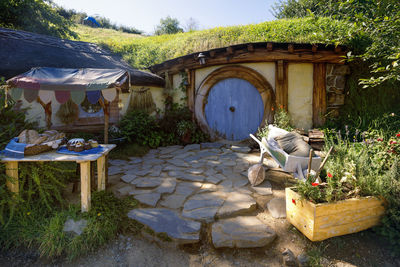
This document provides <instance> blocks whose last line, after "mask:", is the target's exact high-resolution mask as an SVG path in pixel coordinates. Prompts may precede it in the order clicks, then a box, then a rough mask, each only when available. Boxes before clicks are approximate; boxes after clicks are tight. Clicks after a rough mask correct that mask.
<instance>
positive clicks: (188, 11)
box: [53, 0, 276, 34]
mask: <svg viewBox="0 0 400 267" xmlns="http://www.w3.org/2000/svg"><path fill="white" fill-rule="evenodd" d="M53 1H54V2H55V3H56V4H58V5H60V6H62V7H64V8H67V9H75V10H76V11H83V12H86V13H87V14H88V15H89V16H90V15H91V16H94V15H100V16H103V17H106V18H108V19H110V20H111V21H112V22H114V23H117V24H120V25H125V26H130V27H135V28H136V29H139V30H142V31H145V33H148V34H151V33H152V32H154V29H155V26H156V25H157V24H159V22H160V19H161V18H165V17H167V16H171V17H173V18H177V19H178V20H179V21H180V22H181V27H182V26H183V27H184V26H185V25H186V24H187V22H188V21H189V19H190V18H193V19H194V20H195V21H197V23H198V25H199V27H200V29H208V28H214V27H218V26H231V25H245V24H251V23H260V22H263V21H269V20H273V19H274V17H273V15H272V13H271V6H272V5H273V3H274V2H276V0H197V1H192V0H111V1H110V0H53Z"/></svg>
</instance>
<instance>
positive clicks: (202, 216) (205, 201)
mask: <svg viewBox="0 0 400 267" xmlns="http://www.w3.org/2000/svg"><path fill="white" fill-rule="evenodd" d="M223 203H224V199H223V198H221V194H217V193H204V194H197V195H194V196H193V197H191V198H189V199H188V200H187V201H186V202H185V205H184V206H183V210H182V216H183V217H186V218H191V219H194V220H197V221H203V222H207V223H209V222H212V221H214V217H215V214H216V213H217V211H218V209H219V208H220V207H221V205H222V204H223Z"/></svg>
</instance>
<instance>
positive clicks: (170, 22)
mask: <svg viewBox="0 0 400 267" xmlns="http://www.w3.org/2000/svg"><path fill="white" fill-rule="evenodd" d="M179 24H180V23H179V20H178V19H176V18H171V17H170V16H167V17H166V18H165V19H160V24H159V25H157V27H156V30H155V32H154V34H155V35H162V34H174V33H178V32H183V29H182V28H181V27H179Z"/></svg>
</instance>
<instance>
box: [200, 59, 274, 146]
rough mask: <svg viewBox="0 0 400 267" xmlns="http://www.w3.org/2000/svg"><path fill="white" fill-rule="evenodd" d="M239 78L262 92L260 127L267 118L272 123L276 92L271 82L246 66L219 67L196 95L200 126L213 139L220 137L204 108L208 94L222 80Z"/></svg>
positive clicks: (207, 78)
mask: <svg viewBox="0 0 400 267" xmlns="http://www.w3.org/2000/svg"><path fill="white" fill-rule="evenodd" d="M228 78H238V79H243V80H246V81H248V82H249V83H250V84H252V85H253V86H254V87H255V88H256V89H257V90H258V92H259V93H260V95H261V99H262V101H263V104H264V116H263V119H262V122H261V125H260V127H263V126H264V125H265V121H266V120H267V121H268V122H269V123H272V121H273V117H274V114H273V113H274V110H275V93H274V90H273V89H272V86H271V84H270V83H269V82H268V81H267V80H266V79H265V78H264V76H262V75H261V74H260V73H258V72H257V71H255V70H254V69H251V68H249V67H245V66H239V65H232V66H225V67H221V68H218V69H216V70H214V71H213V72H211V73H210V74H209V75H208V76H207V77H206V78H205V79H204V80H203V81H202V83H201V84H200V86H199V88H198V90H197V92H196V95H195V117H196V120H197V123H198V124H199V126H200V128H201V129H202V130H203V131H204V132H206V133H209V134H210V137H211V139H212V140H215V139H217V138H218V136H216V135H215V134H214V133H213V131H212V130H211V128H210V127H209V126H208V123H207V120H206V117H205V113H204V108H205V105H206V103H207V98H208V94H209V92H210V90H211V88H212V87H213V86H214V85H215V84H216V83H218V82H219V81H221V80H225V79H228Z"/></svg>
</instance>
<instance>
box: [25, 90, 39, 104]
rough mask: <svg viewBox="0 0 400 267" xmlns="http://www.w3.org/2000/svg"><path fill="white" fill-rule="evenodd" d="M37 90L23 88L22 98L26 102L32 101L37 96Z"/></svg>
mask: <svg viewBox="0 0 400 267" xmlns="http://www.w3.org/2000/svg"><path fill="white" fill-rule="evenodd" d="M38 94H39V90H35V89H24V98H25V100H26V101H28V103H32V102H33V101H35V100H36V99H37V97H38Z"/></svg>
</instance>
